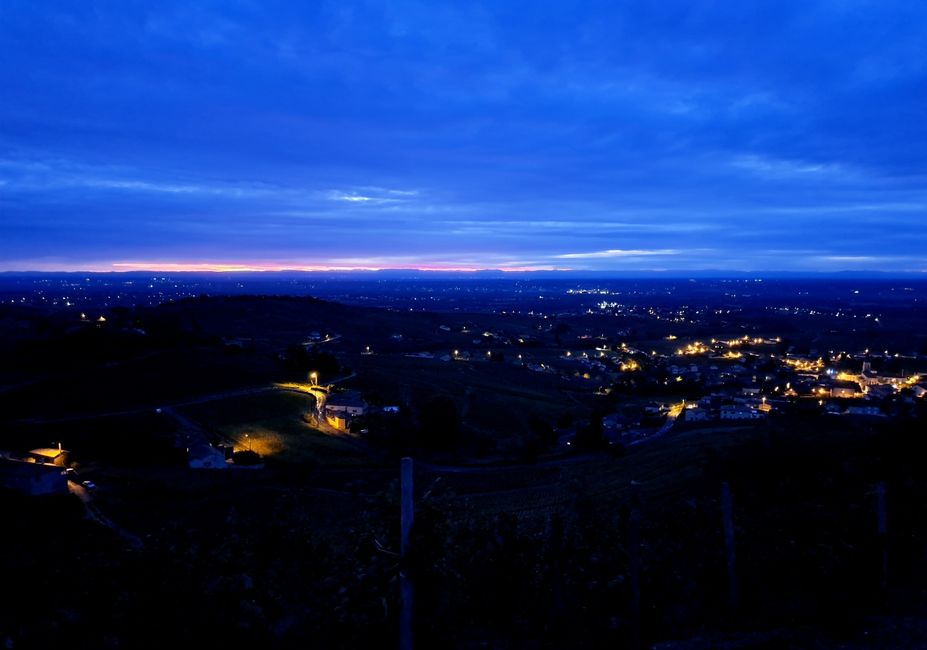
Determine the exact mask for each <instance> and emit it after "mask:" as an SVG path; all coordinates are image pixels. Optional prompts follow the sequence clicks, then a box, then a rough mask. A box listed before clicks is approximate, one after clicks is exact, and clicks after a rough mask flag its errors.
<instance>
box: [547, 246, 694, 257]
mask: <svg viewBox="0 0 927 650" xmlns="http://www.w3.org/2000/svg"><path fill="white" fill-rule="evenodd" d="M680 252H681V251H679V250H677V249H673V248H660V249H652V250H645V249H633V248H632V249H620V248H613V249H609V250H604V251H593V252H591V253H563V254H560V255H554V257H555V258H557V259H560V260H597V259H617V258H623V257H652V256H659V255H679V254H680Z"/></svg>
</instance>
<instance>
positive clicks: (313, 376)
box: [309, 372, 319, 386]
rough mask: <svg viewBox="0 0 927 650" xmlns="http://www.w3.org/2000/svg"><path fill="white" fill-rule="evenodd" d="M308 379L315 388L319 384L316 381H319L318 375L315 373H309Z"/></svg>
mask: <svg viewBox="0 0 927 650" xmlns="http://www.w3.org/2000/svg"><path fill="white" fill-rule="evenodd" d="M309 379H310V381H311V382H312V385H313V386H315V385H316V384H318V383H319V382H318V380H319V373H317V372H310V373H309Z"/></svg>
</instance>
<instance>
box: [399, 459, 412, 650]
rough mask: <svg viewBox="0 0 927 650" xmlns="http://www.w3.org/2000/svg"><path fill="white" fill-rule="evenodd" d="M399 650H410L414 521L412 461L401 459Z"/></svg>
mask: <svg viewBox="0 0 927 650" xmlns="http://www.w3.org/2000/svg"><path fill="white" fill-rule="evenodd" d="M399 489H400V501H399V503H400V512H399V530H400V533H399V534H400V537H399V553H400V565H399V603H400V604H399V607H400V610H399V649H400V650H412V582H411V581H410V580H409V578H408V577H407V576H406V561H407V559H408V557H407V552H408V550H409V533H410V532H411V531H412V522H413V520H414V519H415V503H414V501H413V499H412V459H411V458H403V459H402V461H401V465H400V471H399Z"/></svg>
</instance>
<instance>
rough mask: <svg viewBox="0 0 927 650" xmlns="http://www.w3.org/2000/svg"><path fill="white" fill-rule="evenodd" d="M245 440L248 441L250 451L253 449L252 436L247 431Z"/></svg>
mask: <svg viewBox="0 0 927 650" xmlns="http://www.w3.org/2000/svg"><path fill="white" fill-rule="evenodd" d="M245 440H247V441H248V451H251V436H249V435H248V434H247V433H246V434H245Z"/></svg>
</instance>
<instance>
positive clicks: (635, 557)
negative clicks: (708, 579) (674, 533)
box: [628, 481, 643, 650]
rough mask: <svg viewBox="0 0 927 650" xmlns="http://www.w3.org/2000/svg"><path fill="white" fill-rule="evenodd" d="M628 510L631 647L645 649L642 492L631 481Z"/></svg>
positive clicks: (638, 486) (635, 483)
mask: <svg viewBox="0 0 927 650" xmlns="http://www.w3.org/2000/svg"><path fill="white" fill-rule="evenodd" d="M629 502H630V503H629V506H630V507H629V509H628V577H629V578H630V583H631V603H630V610H631V612H630V613H631V616H630V618H631V630H630V636H631V638H630V643H629V645H630V647H631V648H634V650H637V649H638V648H641V647H643V635H642V630H641V490H640V485H639V484H638V483H637V482H635V481H631V490H630V498H629Z"/></svg>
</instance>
